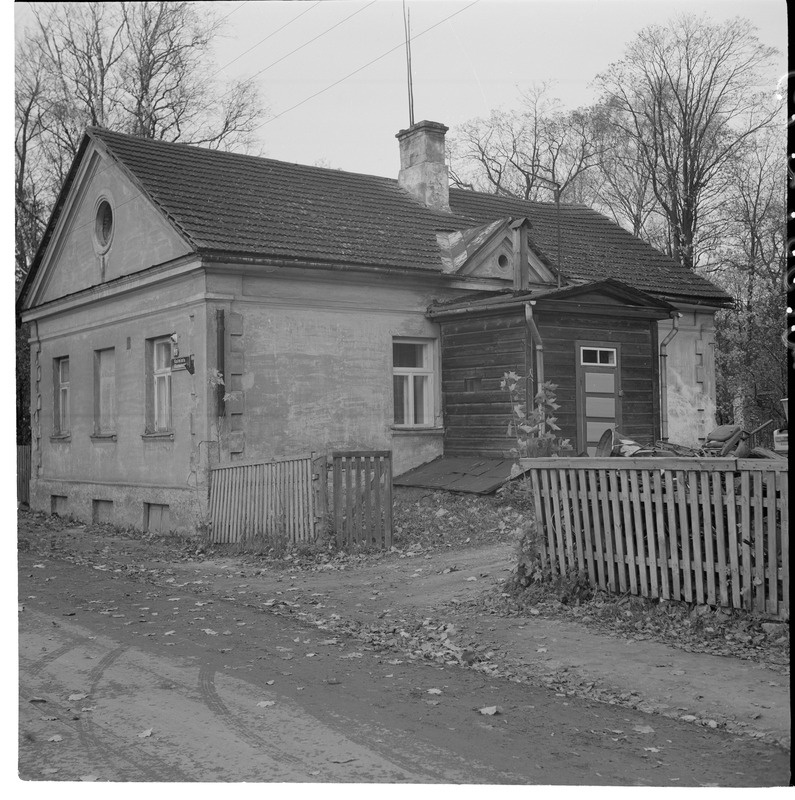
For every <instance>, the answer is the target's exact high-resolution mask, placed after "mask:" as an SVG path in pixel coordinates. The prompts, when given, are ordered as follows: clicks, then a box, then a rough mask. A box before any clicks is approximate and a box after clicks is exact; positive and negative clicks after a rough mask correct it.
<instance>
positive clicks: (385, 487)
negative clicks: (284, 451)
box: [210, 451, 392, 548]
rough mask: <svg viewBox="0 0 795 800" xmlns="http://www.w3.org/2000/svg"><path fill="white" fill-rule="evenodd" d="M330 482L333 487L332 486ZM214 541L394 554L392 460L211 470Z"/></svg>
mask: <svg viewBox="0 0 795 800" xmlns="http://www.w3.org/2000/svg"><path fill="white" fill-rule="evenodd" d="M329 478H330V481H331V485H330V486H329ZM210 523H211V524H210V529H211V534H210V535H211V540H212V541H213V542H215V543H219V544H227V543H237V544H240V545H243V546H246V545H249V544H256V543H260V544H266V545H273V544H282V545H293V544H298V543H301V542H307V543H308V542H313V541H315V540H316V539H317V538H318V537H320V536H321V535H323V534H325V533H327V532H328V533H330V534H331V535H332V536H333V537H334V538H335V539H336V543H337V545H338V546H339V547H345V548H351V547H376V548H389V547H391V546H392V454H391V453H390V452H389V451H356V452H335V453H332V454H331V460H330V462H329V459H328V458H327V457H326V456H325V455H321V456H315V454H312V455H309V456H301V457H297V458H290V459H280V460H272V461H256V462H247V463H240V462H233V463H231V464H223V465H218V466H216V467H213V468H212V469H211V470H210Z"/></svg>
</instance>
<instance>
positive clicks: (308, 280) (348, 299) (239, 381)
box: [210, 271, 460, 475]
mask: <svg viewBox="0 0 795 800" xmlns="http://www.w3.org/2000/svg"><path fill="white" fill-rule="evenodd" d="M210 281H211V285H212V289H213V290H214V291H216V292H218V293H219V295H220V294H224V295H229V294H233V295H234V296H235V300H233V301H232V302H231V304H230V306H229V312H230V313H229V318H230V319H231V320H234V325H235V326H236V333H232V332H230V333H229V335H228V336H227V358H228V359H229V357H230V356H231V357H232V358H231V360H230V365H229V367H228V369H227V372H228V373H229V377H230V381H231V380H232V379H233V385H234V386H236V387H240V389H241V393H240V395H241V396H240V397H236V398H235V399H234V400H233V401H232V402H231V403H230V404H229V405H228V408H227V419H226V424H227V425H228V427H229V435H228V441H226V442H224V445H225V449H228V453H229V456H230V457H232V458H233V459H234V458H241V459H245V460H247V461H248V460H251V459H257V458H281V457H289V456H293V455H301V454H308V453H310V452H316V453H326V452H330V451H332V450H392V452H393V471H394V474H396V475H397V474H400V473H401V472H404V471H406V470H407V469H410V468H411V467H414V466H417V465H419V464H422V463H425V462H427V461H431V460H433V459H434V458H436V457H437V456H440V455H441V454H442V429H441V424H442V421H441V396H440V379H439V376H440V370H439V357H440V356H439V347H438V338H439V332H438V327H437V326H436V325H435V324H434V323H432V322H430V321H429V320H428V319H426V317H425V311H426V308H427V306H428V304H429V303H430V302H431V300H432V299H433V298H434V297H439V296H444V290H443V289H442V288H441V287H440V286H439V285H434V283H431V282H429V281H427V279H426V280H422V279H420V278H418V280H417V285H416V288H412V287H411V285H410V281H407V280H406V278H405V277H404V278H399V277H398V278H388V277H385V276H375V275H372V276H366V275H363V274H361V273H359V274H356V275H348V274H339V273H334V274H330V273H316V274H314V275H312V274H309V273H307V272H306V271H305V272H304V273H303V274H300V275H296V274H293V275H288V274H285V275H280V274H271V275H268V276H265V277H255V276H246V277H242V278H241V277H231V276H222V275H215V276H210ZM459 292H460V290H459ZM396 336H399V337H416V338H422V339H429V340H434V341H435V342H436V344H435V347H434V350H435V361H436V371H435V387H434V388H435V409H436V410H435V424H436V429H435V430H431V431H422V432H408V431H398V430H394V429H393V426H392V421H393V407H392V339H393V337H396ZM233 365H237V367H236V368H237V369H238V370H239V374H238V375H237V376H234V375H233V374H232V373H233V372H234V368H235V367H234V366H233Z"/></svg>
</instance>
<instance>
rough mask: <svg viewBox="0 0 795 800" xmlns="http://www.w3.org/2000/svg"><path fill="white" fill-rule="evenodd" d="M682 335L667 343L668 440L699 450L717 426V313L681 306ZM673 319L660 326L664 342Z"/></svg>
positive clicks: (678, 334) (680, 329)
mask: <svg viewBox="0 0 795 800" xmlns="http://www.w3.org/2000/svg"><path fill="white" fill-rule="evenodd" d="M679 310H680V312H681V313H682V315H683V316H682V318H681V319H680V320H679V332H678V333H677V334H676V336H675V337H674V338H673V339H672V340H671V341H670V342H669V343H668V358H667V365H666V375H667V380H668V391H667V398H668V439H669V441H671V442H674V443H676V444H683V445H688V446H690V447H698V446H699V445H700V444H701V443H703V441H704V439H705V437H706V435H707V434H708V433H709V432H710V431H711V430H712V429H713V428H714V427H715V312H714V310H709V309H703V308H695V307H687V306H680V307H679ZM671 327H672V322H671V320H662V321H661V322H660V323H659V340H660V342H662V341H663V340H664V338H665V337H666V335H667V334H668V333H669V332H670V330H671Z"/></svg>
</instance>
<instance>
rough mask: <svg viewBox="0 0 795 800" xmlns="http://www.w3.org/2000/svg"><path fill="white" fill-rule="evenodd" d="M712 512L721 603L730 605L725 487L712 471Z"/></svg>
mask: <svg viewBox="0 0 795 800" xmlns="http://www.w3.org/2000/svg"><path fill="white" fill-rule="evenodd" d="M712 513H713V514H714V515H715V542H716V550H717V554H718V591H719V600H720V604H721V605H722V606H724V607H726V606H728V605H729V587H728V581H727V575H726V526H725V523H724V520H723V487H722V486H721V475H720V474H719V473H716V472H713V473H712Z"/></svg>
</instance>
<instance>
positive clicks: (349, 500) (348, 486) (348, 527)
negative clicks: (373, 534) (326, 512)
mask: <svg viewBox="0 0 795 800" xmlns="http://www.w3.org/2000/svg"><path fill="white" fill-rule="evenodd" d="M355 458H356V456H348V457H347V458H346V459H345V461H344V467H345V545H346V547H350V546H351V545H353V544H354V542H355V539H354V536H355V531H354V527H353V526H354V518H353V507H354V504H353V466H354V464H355Z"/></svg>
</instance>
